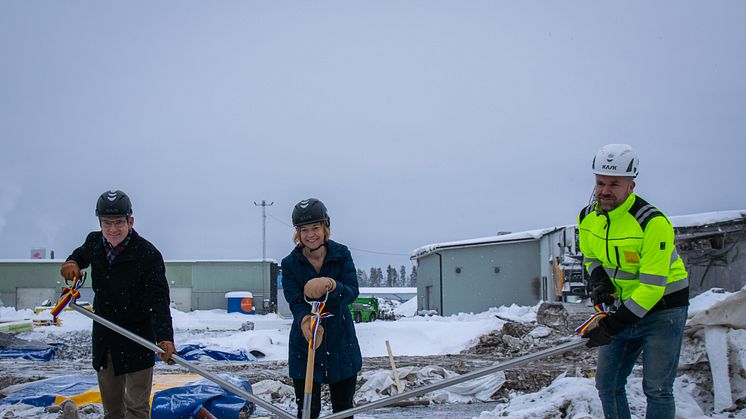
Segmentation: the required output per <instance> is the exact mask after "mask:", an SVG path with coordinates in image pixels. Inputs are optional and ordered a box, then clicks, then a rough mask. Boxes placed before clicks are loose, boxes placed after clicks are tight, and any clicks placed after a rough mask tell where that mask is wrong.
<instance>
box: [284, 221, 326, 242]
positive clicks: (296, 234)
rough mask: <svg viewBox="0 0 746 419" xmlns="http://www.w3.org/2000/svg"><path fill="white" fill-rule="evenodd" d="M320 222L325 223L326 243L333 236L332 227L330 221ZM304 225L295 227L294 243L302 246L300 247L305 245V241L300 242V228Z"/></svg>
mask: <svg viewBox="0 0 746 419" xmlns="http://www.w3.org/2000/svg"><path fill="white" fill-rule="evenodd" d="M320 223H323V225H324V243H326V242H327V241H329V237H331V236H332V230H331V228H329V223H328V222H320ZM313 224H316V223H313ZM306 225H308V224H306ZM302 227H303V226H298V227H295V233H293V243H295V245H296V246H300V247H303V243H301V242H300V229H301V228H302Z"/></svg>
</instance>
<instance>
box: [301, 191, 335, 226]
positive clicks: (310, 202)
mask: <svg viewBox="0 0 746 419" xmlns="http://www.w3.org/2000/svg"><path fill="white" fill-rule="evenodd" d="M322 221H326V225H327V226H329V224H330V223H329V214H328V213H327V212H326V206H324V203H323V202H321V201H319V200H318V199H316V198H309V199H304V200H302V201H300V202H298V203H297V204H295V208H293V225H294V226H295V227H300V226H303V225H306V224H313V223H320V222H322Z"/></svg>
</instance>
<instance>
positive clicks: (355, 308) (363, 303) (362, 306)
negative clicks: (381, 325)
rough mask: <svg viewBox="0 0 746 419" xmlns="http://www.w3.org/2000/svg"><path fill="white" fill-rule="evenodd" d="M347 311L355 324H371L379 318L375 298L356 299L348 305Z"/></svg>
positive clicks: (376, 299)
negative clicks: (348, 310)
mask: <svg viewBox="0 0 746 419" xmlns="http://www.w3.org/2000/svg"><path fill="white" fill-rule="evenodd" d="M349 309H350V314H351V315H352V319H353V320H354V321H355V323H361V322H364V323H367V322H373V321H376V319H377V318H378V317H379V316H378V298H377V297H371V296H364V297H358V298H356V299H355V301H353V302H352V304H350V305H349Z"/></svg>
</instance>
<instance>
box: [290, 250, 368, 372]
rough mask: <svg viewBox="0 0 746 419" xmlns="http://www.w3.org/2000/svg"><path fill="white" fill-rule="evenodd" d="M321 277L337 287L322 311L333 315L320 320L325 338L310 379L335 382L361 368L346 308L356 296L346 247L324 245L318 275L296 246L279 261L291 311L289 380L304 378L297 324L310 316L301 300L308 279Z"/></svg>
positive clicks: (304, 353)
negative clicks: (324, 255)
mask: <svg viewBox="0 0 746 419" xmlns="http://www.w3.org/2000/svg"><path fill="white" fill-rule="evenodd" d="M322 276H326V277H329V278H332V279H334V280H335V281H337V287H336V288H335V289H334V291H332V292H331V293H329V298H328V299H327V302H326V307H325V310H324V311H328V312H330V313H332V314H333V315H334V316H332V317H327V318H325V319H323V320H321V325H322V326H324V337H323V340H322V342H321V346H319V348H318V349H317V350H316V357H315V361H316V362H315V364H314V374H313V380H314V381H315V382H319V383H335V382H337V381H340V380H343V379H345V378H349V377H351V376H353V375H355V374H357V373H358V371H360V368H361V367H362V365H363V359H362V357H361V356H360V345H358V342H357V336H356V335H355V325H354V324H353V322H352V317H351V316H350V311H349V309H348V308H347V306H348V305H349V304H351V303H352V302H353V301H354V300H355V298H357V296H358V294H359V291H358V284H357V271H356V270H355V264H354V263H353V262H352V256H351V255H350V251H349V250H348V249H347V247H345V246H344V245H341V244H339V243H336V242H334V241H331V240H329V241H328V242H327V244H326V257H325V258H324V262H323V264H322V265H321V271H320V272H318V273H317V272H316V270H315V269H314V268H313V266H312V265H311V263H310V262H309V261H308V259H306V257H305V256H303V252H302V251H301V248H300V247H296V248H295V249H294V250H293V251H292V252H291V253H290V255H288V256H287V257H286V258H285V259H283V260H282V286H283V291H284V293H285V299H286V300H287V301H288V304H289V305H290V310H292V312H293V326H292V327H291V329H290V341H289V344H288V346H289V358H288V367H289V369H290V378H293V379H303V378H304V377H305V375H306V361H307V359H308V341H306V339H305V338H304V337H303V332H302V331H301V328H300V323H301V320H303V317H305V316H306V315H308V314H310V313H311V306H310V305H309V304H308V303H307V302H306V301H305V300H304V298H303V286H304V285H305V284H306V282H308V281H309V280H311V279H313V278H318V277H322Z"/></svg>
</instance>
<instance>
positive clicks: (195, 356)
mask: <svg viewBox="0 0 746 419" xmlns="http://www.w3.org/2000/svg"><path fill="white" fill-rule="evenodd" d="M176 355H179V356H180V357H182V358H184V359H186V360H187V361H199V360H202V359H206V358H209V359H214V360H217V361H256V357H255V356H254V355H252V354H250V353H247V352H246V351H244V350H238V351H234V352H226V351H218V350H215V349H209V348H206V347H205V346H203V345H197V344H187V345H184V346H181V347H179V349H178V350H177V351H176ZM156 359H159V358H158V357H157V356H156ZM159 360H160V359H159Z"/></svg>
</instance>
